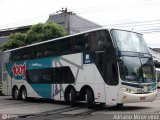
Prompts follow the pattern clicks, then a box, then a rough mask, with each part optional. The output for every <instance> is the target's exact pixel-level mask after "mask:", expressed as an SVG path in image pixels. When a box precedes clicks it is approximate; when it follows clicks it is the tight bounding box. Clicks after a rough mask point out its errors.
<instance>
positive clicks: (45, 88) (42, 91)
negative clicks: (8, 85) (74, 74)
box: [31, 84, 52, 99]
mask: <svg viewBox="0 0 160 120" xmlns="http://www.w3.org/2000/svg"><path fill="white" fill-rule="evenodd" d="M51 86H52V84H31V87H32V88H33V90H34V91H35V92H36V93H37V94H38V95H40V96H41V97H42V98H49V99H51V97H52V96H51V94H52V88H51Z"/></svg>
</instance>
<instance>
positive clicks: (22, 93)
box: [21, 87, 27, 100]
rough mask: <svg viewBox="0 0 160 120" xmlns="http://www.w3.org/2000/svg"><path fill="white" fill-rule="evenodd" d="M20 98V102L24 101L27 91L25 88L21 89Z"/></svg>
mask: <svg viewBox="0 0 160 120" xmlns="http://www.w3.org/2000/svg"><path fill="white" fill-rule="evenodd" d="M21 98H22V100H26V99H27V90H26V88H25V87H24V88H22V91H21Z"/></svg>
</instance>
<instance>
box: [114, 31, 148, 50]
mask: <svg viewBox="0 0 160 120" xmlns="http://www.w3.org/2000/svg"><path fill="white" fill-rule="evenodd" d="M111 35H112V38H113V40H114V41H115V42H116V44H117V47H118V50H119V51H132V52H142V53H149V49H148V47H147V45H146V43H145V41H144V38H143V36H142V34H139V33H135V32H130V31H123V30H112V31H111Z"/></svg>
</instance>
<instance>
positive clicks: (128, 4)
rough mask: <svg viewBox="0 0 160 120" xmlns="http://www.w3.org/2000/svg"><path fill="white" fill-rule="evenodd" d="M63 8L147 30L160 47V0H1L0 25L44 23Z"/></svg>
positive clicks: (149, 38) (102, 21) (109, 23)
mask: <svg viewBox="0 0 160 120" xmlns="http://www.w3.org/2000/svg"><path fill="white" fill-rule="evenodd" d="M62 8H68V10H69V11H72V12H74V13H76V14H77V15H79V16H81V17H84V18H86V19H88V20H90V21H92V22H95V23H97V24H99V25H102V26H105V27H114V28H121V29H129V30H133V31H138V32H141V33H143V34H144V38H145V41H146V42H147V44H148V46H149V47H152V48H160V14H159V11H160V1H159V0H0V29H6V28H12V27H18V26H25V25H32V24H36V23H39V22H42V23H44V22H45V21H46V20H47V19H48V17H49V14H53V13H54V14H55V13H56V12H57V11H59V10H61V9H62Z"/></svg>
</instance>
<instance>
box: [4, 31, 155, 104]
mask: <svg viewBox="0 0 160 120" xmlns="http://www.w3.org/2000/svg"><path fill="white" fill-rule="evenodd" d="M3 58H4V59H3V81H2V82H3V88H2V89H3V94H5V95H12V98H13V99H22V100H26V99H27V98H29V97H36V98H49V99H54V100H59V101H65V102H68V103H70V104H71V106H75V105H76V103H77V102H78V101H86V103H87V106H88V107H92V106H93V104H95V103H96V104H97V103H98V104H106V105H117V106H122V105H123V104H124V103H134V102H151V101H154V100H155V98H156V96H157V87H156V86H157V84H156V79H155V70H154V64H153V59H152V56H151V54H150V53H149V49H148V47H147V45H146V43H145V41H144V38H143V36H142V34H139V33H136V32H132V31H125V30H119V29H105V28H101V29H96V30H91V31H86V32H83V33H79V34H75V35H70V36H65V37H61V38H57V39H53V40H48V41H45V42H40V43H36V44H32V45H28V46H25V47H20V48H16V49H12V50H8V51H5V52H4V56H3Z"/></svg>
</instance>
